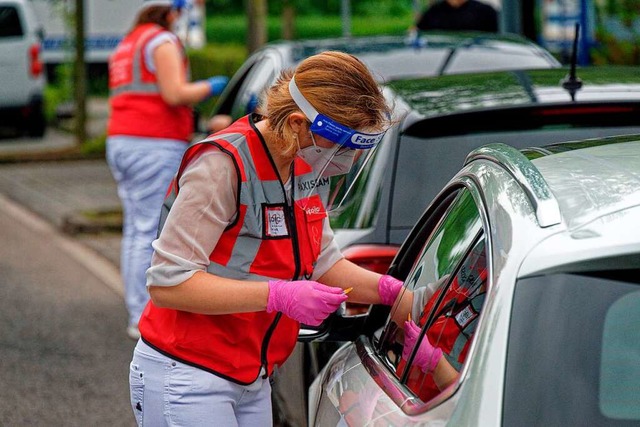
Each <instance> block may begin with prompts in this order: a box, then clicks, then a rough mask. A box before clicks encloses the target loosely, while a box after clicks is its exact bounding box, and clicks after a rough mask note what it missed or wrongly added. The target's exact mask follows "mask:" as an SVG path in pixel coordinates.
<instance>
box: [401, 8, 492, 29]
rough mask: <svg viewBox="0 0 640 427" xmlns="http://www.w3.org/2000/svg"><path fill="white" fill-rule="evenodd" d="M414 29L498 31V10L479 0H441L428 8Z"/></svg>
mask: <svg viewBox="0 0 640 427" xmlns="http://www.w3.org/2000/svg"><path fill="white" fill-rule="evenodd" d="M412 29H413V30H420V31H429V30H443V31H486V32H489V33H497V32H498V12H497V11H496V10H495V9H494V8H493V7H492V6H491V5H489V4H486V3H482V2H480V1H477V0H441V1H439V2H437V3H435V4H434V5H432V6H431V7H429V8H427V9H426V10H425V11H424V12H423V13H422V15H421V16H420V17H419V18H418V20H417V22H416V24H415V27H412Z"/></svg>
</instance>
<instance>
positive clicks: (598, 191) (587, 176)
mask: <svg viewBox="0 0 640 427" xmlns="http://www.w3.org/2000/svg"><path fill="white" fill-rule="evenodd" d="M545 148H546V149H548V150H549V151H550V152H554V153H555V154H553V155H549V156H542V157H539V158H537V159H534V160H533V161H532V163H533V164H534V165H535V166H536V168H537V169H538V170H539V171H540V172H541V173H542V175H543V176H544V179H545V180H546V181H547V184H548V185H549V188H550V189H551V191H552V193H553V194H554V196H555V198H556V200H557V201H558V204H559V206H560V213H561V215H562V217H563V222H564V223H565V224H566V226H567V228H568V229H569V230H570V231H575V230H577V229H579V228H581V227H583V226H585V225H586V224H590V223H593V222H594V221H595V220H596V219H598V218H603V217H605V216H608V215H611V214H612V213H614V212H621V211H624V210H625V209H628V208H630V207H633V206H640V135H625V136H617V137H611V138H605V139H593V140H587V141H582V142H575V143H563V144H555V145H551V146H548V147H545ZM567 148H570V149H567ZM637 219H638V220H640V217H638V218H637Z"/></svg>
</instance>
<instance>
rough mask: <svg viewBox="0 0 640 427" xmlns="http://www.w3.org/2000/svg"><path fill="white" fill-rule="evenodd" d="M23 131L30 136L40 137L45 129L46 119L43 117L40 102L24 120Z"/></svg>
mask: <svg viewBox="0 0 640 427" xmlns="http://www.w3.org/2000/svg"><path fill="white" fill-rule="evenodd" d="M23 126H24V131H25V133H26V134H27V135H28V136H30V137H32V138H42V137H43V136H44V132H45V130H46V129H47V121H46V120H45V117H44V112H43V110H42V104H40V105H38V106H36V107H34V108H33V110H32V111H31V114H29V115H28V116H27V117H26V118H25V120H24V124H23Z"/></svg>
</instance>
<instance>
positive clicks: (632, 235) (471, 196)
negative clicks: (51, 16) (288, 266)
mask: <svg viewBox="0 0 640 427" xmlns="http://www.w3.org/2000/svg"><path fill="white" fill-rule="evenodd" d="M638 224H640V135H631V136H619V137H611V138H602V139H593V140H584V141H578V142H568V143H558V144H553V145H548V146H545V147H544V148H535V149H532V150H523V151H522V152H521V151H518V150H516V149H514V148H512V147H509V146H507V145H504V144H490V145H486V146H484V147H481V148H479V149H476V150H474V151H473V152H471V153H470V154H469V155H468V157H467V159H466V162H465V165H464V167H463V168H462V170H460V171H459V172H458V173H457V174H456V175H455V177H454V178H452V179H451V181H450V182H449V183H448V184H447V185H446V186H445V188H444V189H443V190H442V191H441V192H440V193H439V195H438V196H437V197H436V198H435V200H434V201H433V202H432V203H431V204H430V206H429V208H428V209H427V210H426V211H425V213H424V214H423V215H422V217H421V218H420V219H419V221H418V222H417V224H416V225H415V227H414V228H413V230H412V231H411V233H410V234H409V236H408V238H407V240H406V241H405V242H404V243H403V245H402V247H401V249H400V252H399V253H398V255H397V256H396V258H395V259H394V261H393V263H392V265H391V267H390V270H389V273H390V274H392V275H394V276H396V277H398V278H400V279H402V280H404V281H405V288H404V289H403V291H402V292H401V293H400V295H399V296H398V299H397V301H396V303H395V305H394V306H393V307H391V308H388V307H387V308H385V307H382V306H376V307H374V308H373V309H372V310H371V311H370V312H369V313H368V314H365V315H359V316H356V317H353V318H345V317H343V318H340V319H336V321H334V322H333V326H330V328H332V329H329V330H328V331H326V330H325V331H322V332H320V333H319V335H323V336H324V337H325V338H331V335H332V334H340V338H341V339H346V338H349V339H350V340H352V341H353V342H350V343H348V344H345V345H344V346H342V347H341V348H340V349H339V350H338V351H337V352H336V353H335V354H334V355H333V357H332V358H331V360H330V361H329V363H328V364H327V365H326V366H325V368H324V369H323V370H322V371H321V373H320V375H319V376H318V377H317V378H316V380H315V381H314V383H313V385H312V387H311V389H310V394H309V425H313V426H337V425H349V426H361V425H376V426H377V425H384V426H388V425H393V426H403V425H429V426H430V425H437V426H441V425H452V426H498V425H505V426H527V425H540V426H565V425H575V426H586V425H588V426H605V425H606V426H618V425H621V426H622V425H624V426H628V425H640V328H639V327H638V325H640V226H638ZM409 322H412V323H413V324H415V325H416V326H417V328H419V333H418V337H419V338H418V342H417V344H416V345H413V346H411V345H409V346H408V347H407V348H406V349H405V348H404V345H405V331H406V330H407V326H406V325H407V324H409ZM354 325H361V326H359V327H355V326H354ZM350 327H351V329H350ZM350 330H351V331H352V332H351V336H350V337H349V336H348V335H349V331H350ZM316 338H317V336H316ZM423 340H428V344H429V345H428V346H427V345H423V343H422V342H423ZM430 347H433V348H439V349H440V351H442V357H440V358H436V361H437V364H436V365H435V366H433V365H431V366H429V367H428V368H426V367H425V364H424V363H423V361H424V360H425V354H427V353H425V352H428V354H427V356H426V357H427V360H433V356H432V355H433V353H436V352H435V351H433V350H431V349H429V348H430ZM429 358H431V359H429Z"/></svg>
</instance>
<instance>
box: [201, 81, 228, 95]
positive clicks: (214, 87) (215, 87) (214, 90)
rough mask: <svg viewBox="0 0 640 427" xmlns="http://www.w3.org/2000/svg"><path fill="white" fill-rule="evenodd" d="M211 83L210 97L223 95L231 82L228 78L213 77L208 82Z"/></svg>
mask: <svg viewBox="0 0 640 427" xmlns="http://www.w3.org/2000/svg"><path fill="white" fill-rule="evenodd" d="M206 82H207V83H209V96H218V95H220V94H221V93H222V91H223V90H224V88H225V87H226V86H227V83H228V82H229V77H227V76H213V77H209V78H208V79H207V80H206Z"/></svg>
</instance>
